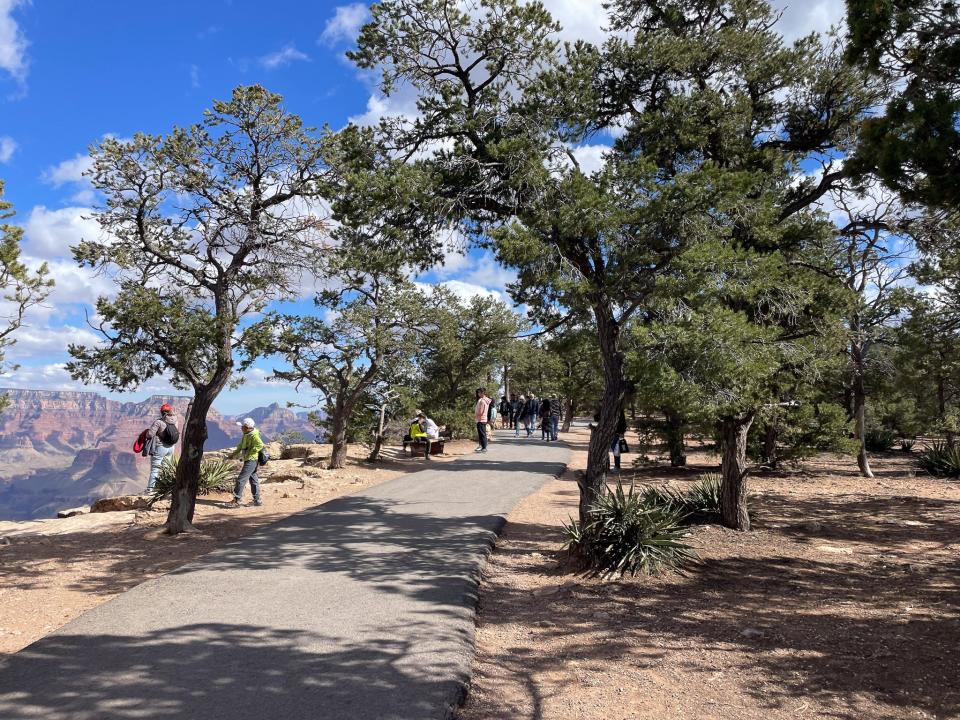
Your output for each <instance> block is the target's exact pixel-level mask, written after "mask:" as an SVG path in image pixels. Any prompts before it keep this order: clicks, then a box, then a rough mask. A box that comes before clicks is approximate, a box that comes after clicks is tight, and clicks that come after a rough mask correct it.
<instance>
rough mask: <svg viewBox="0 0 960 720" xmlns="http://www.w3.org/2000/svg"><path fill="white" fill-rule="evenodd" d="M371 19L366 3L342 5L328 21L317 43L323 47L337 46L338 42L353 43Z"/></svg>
mask: <svg viewBox="0 0 960 720" xmlns="http://www.w3.org/2000/svg"><path fill="white" fill-rule="evenodd" d="M368 17H370V11H369V10H368V9H367V6H366V5H365V4H364V3H353V4H352V5H341V6H340V7H338V8H337V9H336V10H335V11H334V14H333V17H332V18H330V19H329V20H327V24H326V25H324V27H323V32H322V33H321V34H320V38H319V40H318V41H317V42H319V43H321V44H322V45H327V46H330V45H335V44H337V43H338V42H347V43H352V42H353V41H354V40H356V38H357V35H359V34H360V28H361V27H363V24H364V23H365V22H366V21H367V18H368Z"/></svg>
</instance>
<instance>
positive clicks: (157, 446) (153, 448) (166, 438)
mask: <svg viewBox="0 0 960 720" xmlns="http://www.w3.org/2000/svg"><path fill="white" fill-rule="evenodd" d="M167 426H170V428H169V429H168V427H167ZM179 439H180V432H179V431H178V430H177V416H176V415H175V414H174V412H173V407H171V405H170V403H164V404H163V405H161V406H160V417H158V418H157V419H156V420H154V421H153V425H151V426H150V427H149V429H148V430H147V435H146V443H147V447H148V449H147V454H148V455H149V456H150V478H149V479H148V480H147V494H148V495H149V494H151V493H153V489H154V487H155V486H156V484H157V478H158V477H160V468H161V466H162V465H163V461H164V460H165V459H166V458H168V457H170V456H171V455H173V449H174V447H175V446H176V444H177V440H179Z"/></svg>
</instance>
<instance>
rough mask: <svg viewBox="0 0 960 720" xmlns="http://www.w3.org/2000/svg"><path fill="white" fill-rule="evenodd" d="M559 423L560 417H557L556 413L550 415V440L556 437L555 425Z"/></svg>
mask: <svg viewBox="0 0 960 720" xmlns="http://www.w3.org/2000/svg"><path fill="white" fill-rule="evenodd" d="M559 425H560V418H558V417H557V416H556V415H551V416H550V439H551V440H556V439H557V427H558V426H559Z"/></svg>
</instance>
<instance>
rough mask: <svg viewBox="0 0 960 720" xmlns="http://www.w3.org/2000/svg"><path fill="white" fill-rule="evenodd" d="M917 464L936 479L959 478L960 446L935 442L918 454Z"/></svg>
mask: <svg viewBox="0 0 960 720" xmlns="http://www.w3.org/2000/svg"><path fill="white" fill-rule="evenodd" d="M917 464H918V465H919V466H920V468H921V469H923V470H926V471H927V472H928V473H930V474H931V475H934V476H936V477H946V478H960V445H949V444H947V443H939V442H935V443H933V445H932V446H931V447H929V448H926V449H925V450H923V452H921V453H920V456H919V457H918V458H917Z"/></svg>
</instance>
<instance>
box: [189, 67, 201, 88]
mask: <svg viewBox="0 0 960 720" xmlns="http://www.w3.org/2000/svg"><path fill="white" fill-rule="evenodd" d="M190 87H194V88H198V87H200V68H198V67H197V66H196V65H191V66H190Z"/></svg>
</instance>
